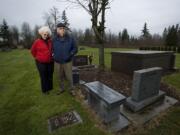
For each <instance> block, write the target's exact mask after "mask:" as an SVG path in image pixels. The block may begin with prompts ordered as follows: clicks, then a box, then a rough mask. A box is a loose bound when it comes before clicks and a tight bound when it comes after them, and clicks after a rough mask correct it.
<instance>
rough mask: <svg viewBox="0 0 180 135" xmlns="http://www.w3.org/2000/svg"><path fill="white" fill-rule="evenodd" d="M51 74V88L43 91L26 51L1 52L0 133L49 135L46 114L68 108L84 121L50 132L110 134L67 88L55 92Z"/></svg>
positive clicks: (78, 134)
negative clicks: (63, 91) (61, 92)
mask: <svg viewBox="0 0 180 135" xmlns="http://www.w3.org/2000/svg"><path fill="white" fill-rule="evenodd" d="M54 78H55V79H54V80H55V81H54V85H55V86H54V90H53V91H52V92H51V93H50V95H43V94H42V93H41V91H40V81H39V75H38V72H37V70H36V67H35V63H34V61H33V59H32V57H31V55H30V53H29V51H28V50H13V51H12V52H0V135H49V133H48V129H47V119H48V117H50V116H53V115H55V114H57V113H64V112H68V111H71V110H76V111H77V112H78V113H79V114H80V116H81V118H82V120H83V124H77V125H73V126H70V127H68V128H63V129H58V130H57V131H55V132H54V133H53V135H109V133H105V132H104V131H102V130H101V129H99V128H97V125H96V124H95V123H94V118H92V117H90V115H88V112H87V110H86V109H84V108H83V107H82V106H81V104H80V102H79V101H77V100H76V99H75V98H74V97H72V96H70V95H69V94H68V93H67V92H65V93H63V94H62V95H56V93H57V91H58V83H57V79H56V77H54Z"/></svg>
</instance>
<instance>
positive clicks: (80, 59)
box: [73, 55, 97, 70]
mask: <svg viewBox="0 0 180 135" xmlns="http://www.w3.org/2000/svg"><path fill="white" fill-rule="evenodd" d="M91 61H92V60H91ZM91 61H90V60H89V57H88V55H76V56H74V58H73V66H74V67H77V68H78V69H79V70H93V69H95V68H97V66H95V65H92V64H91Z"/></svg>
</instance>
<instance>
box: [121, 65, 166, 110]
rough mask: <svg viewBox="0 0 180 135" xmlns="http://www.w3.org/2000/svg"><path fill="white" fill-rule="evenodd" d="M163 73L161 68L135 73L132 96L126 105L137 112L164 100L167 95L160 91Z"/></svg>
mask: <svg viewBox="0 0 180 135" xmlns="http://www.w3.org/2000/svg"><path fill="white" fill-rule="evenodd" d="M161 73H162V68H160V67H154V68H148V69H142V70H138V71H134V76H133V86H132V96H131V97H129V98H127V100H126V103H125V105H126V106H127V107H128V108H130V109H131V110H132V111H134V112H136V111H139V110H141V109H143V108H144V107H146V106H148V105H150V104H152V103H153V102H155V101H157V100H159V99H162V98H164V96H165V93H164V92H162V91H160V90H159V88H160V81H161Z"/></svg>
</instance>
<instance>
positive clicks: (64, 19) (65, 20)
mask: <svg viewBox="0 0 180 135" xmlns="http://www.w3.org/2000/svg"><path fill="white" fill-rule="evenodd" d="M62 22H63V23H64V24H65V25H66V27H69V25H70V24H69V22H68V18H67V16H66V11H65V10H64V11H63V12H62Z"/></svg>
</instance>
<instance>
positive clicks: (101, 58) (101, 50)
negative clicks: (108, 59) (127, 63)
mask: <svg viewBox="0 0 180 135" xmlns="http://www.w3.org/2000/svg"><path fill="white" fill-rule="evenodd" d="M104 66H105V64H104V44H103V43H101V44H99V68H100V69H101V70H104Z"/></svg>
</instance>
